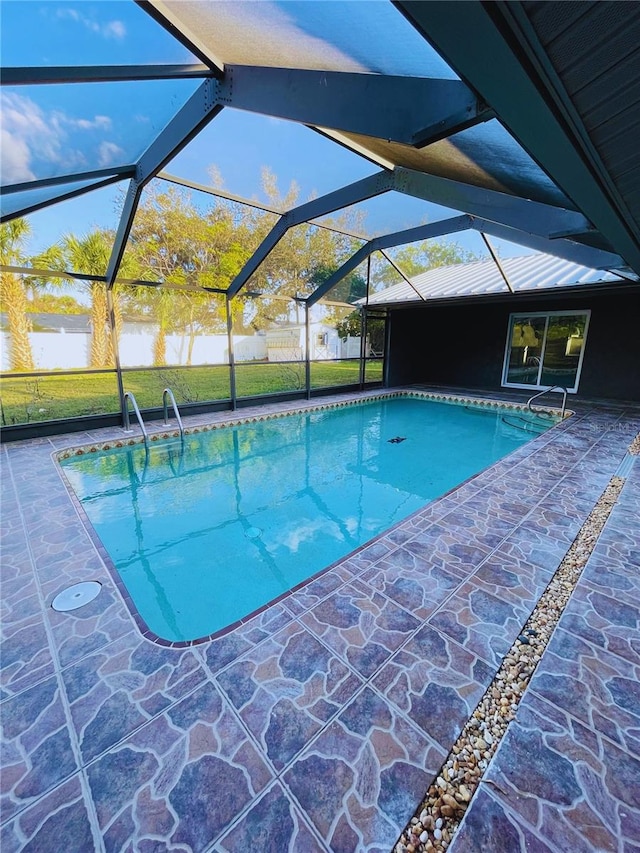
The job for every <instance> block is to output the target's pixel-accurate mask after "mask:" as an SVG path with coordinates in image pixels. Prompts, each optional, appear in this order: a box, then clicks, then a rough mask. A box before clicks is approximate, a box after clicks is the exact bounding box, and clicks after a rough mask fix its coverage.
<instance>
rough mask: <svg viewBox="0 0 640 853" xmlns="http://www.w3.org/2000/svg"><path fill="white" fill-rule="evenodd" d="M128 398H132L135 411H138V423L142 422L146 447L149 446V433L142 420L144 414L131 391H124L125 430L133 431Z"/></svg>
mask: <svg viewBox="0 0 640 853" xmlns="http://www.w3.org/2000/svg"><path fill="white" fill-rule="evenodd" d="M127 400H131V405H132V406H133V411H134V412H135V413H136V417H137V418H138V423H139V424H140V429H141V430H142V435H143V436H144V444H145V447H147V448H148V447H149V435H148V433H147V430H146V428H145V425H144V421H143V420H142V415H141V414H140V409H139V408H138V404H137V403H136V398H135V397H134V396H133V393H132V392H131V391H125V392H124V412H123V415H124V431H125V432H131V421H130V420H129V406H128V405H127Z"/></svg>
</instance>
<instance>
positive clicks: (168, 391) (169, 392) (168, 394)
mask: <svg viewBox="0 0 640 853" xmlns="http://www.w3.org/2000/svg"><path fill="white" fill-rule="evenodd" d="M167 397H168V398H169V400H171V405H172V407H173V412H174V414H175V416H176V420H177V421H178V427H179V429H180V438H184V427H183V426H182V418H181V417H180V412H179V410H178V404H177V403H176V398H175V397H174V396H173V391H172V390H171V388H165V389H164V391H163V392H162V409H163V412H164V423H165V426H166V425H167V424H168V423H169V406H168V404H167Z"/></svg>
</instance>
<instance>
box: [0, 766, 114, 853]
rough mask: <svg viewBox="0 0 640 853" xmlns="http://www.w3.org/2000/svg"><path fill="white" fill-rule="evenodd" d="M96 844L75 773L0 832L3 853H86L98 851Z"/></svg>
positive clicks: (98, 842)
mask: <svg viewBox="0 0 640 853" xmlns="http://www.w3.org/2000/svg"><path fill="white" fill-rule="evenodd" d="M99 844H100V840H99V839H98V840H96V837H95V836H93V835H92V830H91V821H90V817H89V812H88V809H87V804H86V800H85V798H84V797H83V792H82V783H81V780H80V774H79V773H78V774H76V775H75V776H72V777H71V779H69V780H68V781H67V782H64V783H63V784H62V785H58V786H57V787H56V788H54V789H53V790H52V791H51V792H50V793H49V794H47V795H45V796H44V797H42V798H41V799H39V800H37V801H36V802H35V803H34V804H33V805H31V806H30V807H29V808H27V809H25V810H24V811H22V812H20V814H19V815H18V816H17V817H16V818H14V819H13V820H10V821H8V822H7V823H5V824H4V826H3V827H2V829H0V849H2V851H3V853H49V851H53V850H56V849H58V850H60V849H63V850H64V851H65V853H89V851H92V850H96V849H99Z"/></svg>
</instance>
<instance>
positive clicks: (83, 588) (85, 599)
mask: <svg viewBox="0 0 640 853" xmlns="http://www.w3.org/2000/svg"><path fill="white" fill-rule="evenodd" d="M101 589H102V584H100V583H98V582H97V581H84V582H83V583H74V584H73V586H68V587H67V588H66V589H63V590H62V592H59V593H58V594H57V595H56V597H55V598H54V599H53V601H52V602H51V606H52V607H53V609H54V610H60V611H61V612H62V613H66V611H67V610H77V609H78V607H82V606H83V604H88V603H89V602H90V601H93V599H94V598H95V597H96V595H97V594H98V593H99V592H100V590H101Z"/></svg>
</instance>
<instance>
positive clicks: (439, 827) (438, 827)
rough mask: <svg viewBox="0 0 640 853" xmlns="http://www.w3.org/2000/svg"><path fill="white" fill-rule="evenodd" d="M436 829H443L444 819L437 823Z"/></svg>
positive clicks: (439, 819)
mask: <svg viewBox="0 0 640 853" xmlns="http://www.w3.org/2000/svg"><path fill="white" fill-rule="evenodd" d="M436 829H442V818H441V817H439V818H438V820H437V821H436Z"/></svg>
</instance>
